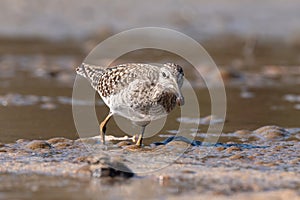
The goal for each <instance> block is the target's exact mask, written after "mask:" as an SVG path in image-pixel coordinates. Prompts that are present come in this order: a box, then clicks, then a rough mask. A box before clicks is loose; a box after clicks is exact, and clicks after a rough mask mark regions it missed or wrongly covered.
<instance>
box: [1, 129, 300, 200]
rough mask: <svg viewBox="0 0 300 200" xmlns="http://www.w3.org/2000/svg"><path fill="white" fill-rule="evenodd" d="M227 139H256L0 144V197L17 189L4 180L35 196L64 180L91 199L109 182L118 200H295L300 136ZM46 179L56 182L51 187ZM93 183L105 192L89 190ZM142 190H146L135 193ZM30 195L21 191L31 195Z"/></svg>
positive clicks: (257, 133)
mask: <svg viewBox="0 0 300 200" xmlns="http://www.w3.org/2000/svg"><path fill="white" fill-rule="evenodd" d="M232 135H234V136H235V137H256V138H257V140H256V141H245V142H244V143H232V142H228V143H217V144H215V145H203V144H201V143H200V142H198V143H195V142H194V143H192V144H189V143H188V142H187V141H182V140H181V139H180V138H179V139H178V141H175V140H171V141H170V142H169V141H168V142H166V143H162V144H160V145H155V144H152V145H150V146H145V147H143V148H134V146H133V145H131V144H130V142H125V141H122V142H119V143H116V142H114V143H113V142H112V141H111V142H109V144H108V146H106V147H104V146H103V145H101V143H100V142H99V138H83V139H77V140H70V139H66V138H52V139H49V140H22V139H20V140H18V141H16V142H15V143H10V144H0V145H1V146H0V159H1V161H0V162H1V165H0V174H1V175H0V179H2V180H3V181H1V182H2V184H1V186H0V191H4V193H3V192H2V195H4V196H5V195H7V196H10V195H12V194H11V193H10V192H9V190H10V189H11V188H13V187H15V186H17V185H18V184H17V183H12V180H10V179H11V177H13V176H17V177H19V178H17V179H20V180H22V179H24V180H26V179H28V181H29V182H30V181H33V180H39V181H35V182H34V181H33V184H32V185H31V187H33V186H34V185H35V184H36V185H38V186H37V187H38V188H36V189H35V190H37V191H39V189H40V188H39V187H40V185H39V182H42V181H43V179H45V180H48V179H49V183H51V184H53V185H52V187H53V188H54V190H55V188H59V184H58V183H57V182H58V180H59V179H61V177H64V179H66V180H69V181H67V182H66V183H65V185H64V187H67V188H68V187H71V186H72V184H74V183H73V182H77V183H76V184H77V186H78V185H82V186H84V187H85V190H87V191H90V192H91V193H90V195H91V196H93V195H96V194H97V193H99V194H101V191H102V192H103V190H105V191H106V192H108V193H109V192H114V190H113V189H108V187H109V185H110V184H112V183H114V184H121V185H122V189H120V193H119V194H118V195H119V196H120V197H121V196H122V193H124V192H128V193H126V194H127V197H128V198H133V199H139V198H140V197H142V196H144V195H145V196H147V197H151V198H153V197H160V198H166V197H168V198H171V199H180V198H183V197H189V198H191V199H199V198H200V199H207V198H214V199H229V198H230V199H232V198H233V199H262V198H264V199H266V198H267V199H268V198H274V197H276V198H277V199H299V197H300V193H299V188H300V181H299V180H300V176H299V172H300V158H299V149H300V143H299V140H300V130H299V129H285V128H281V127H276V126H265V127H261V128H260V129H257V130H254V131H246V130H240V131H237V132H235V133H232ZM7 176H8V177H10V178H7ZM51 177H57V178H58V179H55V180H52V181H51V179H52V178H51ZM124 182H126V183H125V184H124ZM91 183H93V185H94V186H91ZM95 184H96V185H97V184H98V187H103V188H106V189H103V188H102V189H99V190H95V188H94V187H95ZM143 184H145V185H149V186H150V185H151V188H150V189H149V190H147V191H145V190H142V188H141V187H143V186H142V185H143ZM21 185H22V184H21ZM22 187H25V188H26V187H27V186H26V184H24V185H23V186H22ZM33 188H35V187H33ZM116 188H118V187H115V189H116ZM125 188H126V189H125ZM35 190H32V191H30V190H29V191H28V192H29V193H32V195H35V194H36V193H37V192H36V191H35ZM118 190H119V189H118ZM67 191H68V190H67ZM133 191H134V192H133ZM152 192H153V193H152ZM144 193H147V194H144ZM65 195H66V197H70V195H71V194H68V192H66V194H65ZM103 195H105V193H103ZM118 195H117V196H118ZM111 196H113V195H111ZM92 199H101V198H97V197H96V196H94V197H93V198H92Z"/></svg>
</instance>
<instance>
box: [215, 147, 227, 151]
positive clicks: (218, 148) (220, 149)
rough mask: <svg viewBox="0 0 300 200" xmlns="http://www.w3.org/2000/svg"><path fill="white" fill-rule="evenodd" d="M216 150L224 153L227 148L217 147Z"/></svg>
mask: <svg viewBox="0 0 300 200" xmlns="http://www.w3.org/2000/svg"><path fill="white" fill-rule="evenodd" d="M216 149H217V150H218V151H223V150H224V149H225V147H221V146H220V147H217V148H216Z"/></svg>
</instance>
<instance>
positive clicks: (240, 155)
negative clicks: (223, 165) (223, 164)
mask: <svg viewBox="0 0 300 200" xmlns="http://www.w3.org/2000/svg"><path fill="white" fill-rule="evenodd" d="M241 158H244V155H242V154H235V155H232V156H230V157H229V159H230V160H237V159H241Z"/></svg>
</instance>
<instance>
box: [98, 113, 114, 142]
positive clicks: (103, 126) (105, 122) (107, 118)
mask: <svg viewBox="0 0 300 200" xmlns="http://www.w3.org/2000/svg"><path fill="white" fill-rule="evenodd" d="M112 115H113V114H112V113H111V112H109V114H108V115H107V116H106V118H105V119H104V120H103V122H101V123H100V136H101V142H102V144H105V131H106V124H107V122H108V121H109V119H110V118H111V116H112Z"/></svg>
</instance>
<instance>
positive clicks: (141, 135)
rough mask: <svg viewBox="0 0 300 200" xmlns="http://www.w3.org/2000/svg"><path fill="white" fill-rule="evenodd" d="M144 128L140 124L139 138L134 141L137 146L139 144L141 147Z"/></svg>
mask: <svg viewBox="0 0 300 200" xmlns="http://www.w3.org/2000/svg"><path fill="white" fill-rule="evenodd" d="M145 128H146V126H142V130H141V133H140V134H139V138H138V140H137V142H136V145H137V146H140V147H141V146H142V144H143V137H144V132H145Z"/></svg>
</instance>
